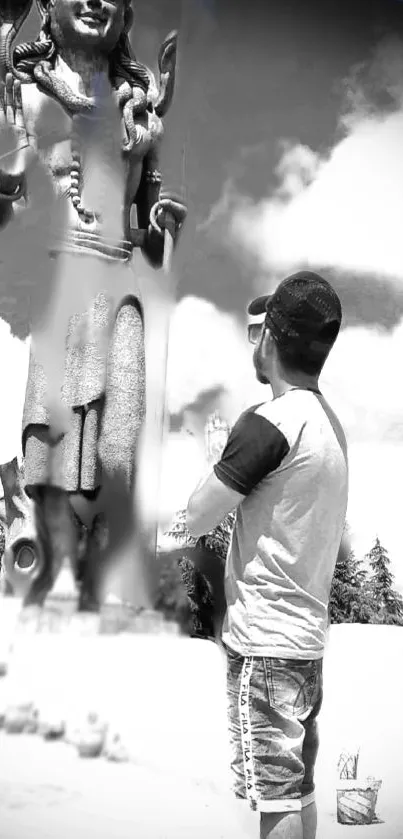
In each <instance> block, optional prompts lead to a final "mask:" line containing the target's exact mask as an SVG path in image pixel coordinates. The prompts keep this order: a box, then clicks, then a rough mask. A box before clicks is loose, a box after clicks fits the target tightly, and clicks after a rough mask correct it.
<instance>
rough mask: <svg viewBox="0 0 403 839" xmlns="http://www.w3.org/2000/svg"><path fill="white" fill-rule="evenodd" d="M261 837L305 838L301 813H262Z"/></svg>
mask: <svg viewBox="0 0 403 839" xmlns="http://www.w3.org/2000/svg"><path fill="white" fill-rule="evenodd" d="M260 839H305V833H304V832H303V826H302V816H301V813H262V814H261V816H260Z"/></svg>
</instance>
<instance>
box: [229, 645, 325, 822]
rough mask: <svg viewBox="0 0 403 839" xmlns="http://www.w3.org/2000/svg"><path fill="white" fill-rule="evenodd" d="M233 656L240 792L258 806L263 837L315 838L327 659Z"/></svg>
mask: <svg viewBox="0 0 403 839" xmlns="http://www.w3.org/2000/svg"><path fill="white" fill-rule="evenodd" d="M227 656H228V679H227V689H228V702H229V729H230V739H231V743H232V747H233V754H234V758H233V762H232V769H233V771H234V775H235V785H234V791H235V793H236V795H237V797H238V798H239V799H244V800H246V801H248V800H249V803H250V804H251V805H252V808H253V809H255V810H257V811H258V812H260V814H261V818H260V836H261V839H270V838H272V839H284V837H288V838H289V839H315V831H316V808H315V805H314V785H313V768H314V762H315V758H316V752H317V745H318V740H317V729H316V714H317V712H318V710H319V707H320V701H321V693H322V683H321V662H312V661H289V660H279V659H262V658H255V657H248V658H243V657H242V656H238V655H237V654H236V653H233V652H232V651H230V650H228V651H227ZM305 739H306V741H307V742H306V744H305ZM245 803H246V802H245Z"/></svg>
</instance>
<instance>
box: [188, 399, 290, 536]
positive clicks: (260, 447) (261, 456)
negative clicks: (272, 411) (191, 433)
mask: <svg viewBox="0 0 403 839" xmlns="http://www.w3.org/2000/svg"><path fill="white" fill-rule="evenodd" d="M288 451H289V445H288V442H287V440H286V438H285V437H284V435H283V434H282V432H281V431H280V430H279V429H278V428H277V427H276V426H275V425H273V424H272V423H271V422H270V421H269V420H268V419H266V418H265V417H264V416H260V415H259V414H258V413H256V410H255V409H254V408H252V409H250V410H249V411H245V413H244V414H242V415H241V417H240V418H239V420H238V422H237V423H236V424H235V425H234V428H233V429H232V431H231V434H230V436H229V438H228V442H227V445H226V447H225V449H224V451H223V453H222V456H221V460H220V461H219V462H218V463H217V464H216V465H215V466H214V468H213V472H212V473H211V474H210V475H209V476H208V477H207V478H206V479H205V480H204V481H203V482H202V484H200V485H199V486H198V487H197V488H196V489H195V491H194V493H193V494H192V496H191V498H190V500H189V504H188V509H187V519H186V523H187V527H188V530H189V532H190V535H191V536H193V537H194V538H197V537H199V536H204V535H205V534H206V533H209V532H210V530H213V529H214V528H215V527H217V525H218V524H220V523H221V522H222V520H223V519H224V518H225V516H226V515H227V514H228V513H230V512H231V511H232V510H234V509H235V507H237V506H238V505H239V504H240V502H241V501H242V500H243V499H244V498H245V497H246V496H247V495H249V493H250V492H252V490H253V489H254V488H255V487H256V486H257V485H258V484H259V483H260V481H262V480H263V478H265V477H266V476H267V475H268V474H269V473H270V472H273V471H274V470H275V469H277V468H278V466H279V465H280V463H281V462H282V460H283V458H284V457H285V456H286V455H287V454H288Z"/></svg>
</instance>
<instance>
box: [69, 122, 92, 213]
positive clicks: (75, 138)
mask: <svg viewBox="0 0 403 839" xmlns="http://www.w3.org/2000/svg"><path fill="white" fill-rule="evenodd" d="M71 156H72V163H71V168H70V189H69V195H70V199H71V203H72V204H73V207H74V208H75V209H76V211H77V213H78V215H79V217H80V219H81V220H82V221H83V222H85V224H91V223H93V222H95V221H98V220H99V215H98V213H95V212H94V211H93V210H87V209H86V208H85V207H84V204H83V203H82V197H81V190H82V181H83V177H82V175H83V172H82V159H81V143H80V137H79V133H78V131H77V129H76V126H75V119H74V118H73V132H72V137H71Z"/></svg>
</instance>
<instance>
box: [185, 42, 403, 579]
mask: <svg viewBox="0 0 403 839" xmlns="http://www.w3.org/2000/svg"><path fill="white" fill-rule="evenodd" d="M402 55H403V51H401V45H399V46H397V44H396V42H393V43H392V44H391V43H389V44H387V45H386V46H385V45H382V46H381V47H380V48H379V49H378V51H377V52H376V54H375V57H374V61H373V62H372V64H370V65H366V66H363V65H361V66H360V67H358V68H354V72H353V73H352V75H351V77H350V79H349V80H348V82H347V85H346V105H345V109H344V112H343V114H342V115H341V118H340V126H339V131H340V132H342V136H340V133H339V139H337V140H335V142H334V146H333V148H331V149H329V150H328V151H327V152H326V153H323V151H320V152H319V151H318V150H316V149H311V148H309V147H308V146H305V145H302V144H300V143H298V142H297V143H295V142H294V143H293V142H290V141H288V140H284V141H282V142H281V144H280V157H279V162H278V166H277V169H276V172H275V174H276V176H277V181H278V186H277V189H275V190H274V192H273V191H272V192H271V193H270V194H269V186H268V195H267V197H266V198H265V199H264V200H260V201H253V200H252V199H251V198H250V196H249V195H248V194H246V190H245V189H244V190H243V191H241V190H240V187H239V181H238V179H237V173H236V172H235V174H234V175H233V176H232V177H231V178H229V179H227V181H226V183H225V185H224V187H223V191H222V194H221V198H220V199H219V201H218V202H217V204H216V205H215V206H214V207H213V208H212V210H211V212H210V215H209V217H208V218H207V219H206V221H205V222H204V223H203V227H204V228H205V229H206V230H208V228H209V227H211V226H213V227H214V229H215V231H216V230H217V227H218V228H219V231H220V236H221V237H225V238H226V241H227V245H228V248H229V249H230V250H233V249H234V246H236V247H237V252H238V254H239V253H241V255H242V258H243V260H244V262H245V263H246V265H247V266H248V268H249V270H250V272H253V271H255V290H256V292H262V291H266V290H269V289H270V288H272V287H274V286H275V285H276V284H277V282H278V280H279V279H280V278H282V277H283V276H284V275H285V274H286V272H288V271H290V270H292V269H295V268H297V267H299V266H301V265H305V266H307V265H310V266H311V267H316V268H317V269H318V270H322V271H323V272H324V273H325V275H326V276H329V279H331V281H332V282H334V284H335V286H336V287H337V288H338V290H339V293H340V295H341V297H342V301H343V307H344V310H345V313H346V316H345V320H344V328H343V330H342V332H341V334H340V336H339V338H338V341H337V343H336V345H335V348H334V349H333V351H332V353H331V355H330V357H329V360H328V362H327V364H326V367H325V370H324V373H323V377H322V389H323V391H324V393H325V395H326V396H327V397H328V398H329V401H330V402H331V404H332V405H333V407H334V408H335V410H336V411H337V413H338V414H339V416H340V419H341V420H342V422H343V424H344V426H345V429H346V432H347V436H348V440H349V444H350V450H351V452H352V457H351V503H350V507H349V520H350V525H351V529H352V533H353V535H354V540H353V543H354V544H355V545H356V547H357V552H358V554H359V555H362V553H363V552H365V551H367V550H369V548H370V547H371V542H372V541H373V539H374V538H375V536H376V534H377V532H379V534H380V536H381V538H382V539H383V541H384V542H385V543H386V547H388V545H389V546H390V548H391V554H392V559H393V558H396V560H397V559H398V553H396V551H397V546H398V544H399V538H400V536H399V534H398V527H397V521H398V519H396V503H394V498H395V493H396V480H397V478H396V464H397V463H400V460H401V458H402V457H403V421H402V417H403V388H402V387H401V386H400V380H401V358H402V357H403V321H402V316H403V284H402V280H403V249H402V246H401V219H402V217H403V156H402V154H401V138H402V137H403V59H402V57H401V56H402ZM271 174H272V173H268V177H267V183H268V185H269V183H270V178H271ZM244 182H245V181H244V179H243V183H244ZM213 222H214V224H213ZM229 307H230V303H229V304H228V308H229ZM181 339H182V341H183V342H182V343H181ZM171 353H172V354H171V367H170V370H171V372H170V378H169V389H170V405H171V409H172V410H174V411H176V412H177V411H178V410H179V407H180V406H182V407H183V406H185V405H189V404H191V403H192V402H194V403H196V401H197V396H198V394H199V392H200V391H208V390H209V388H212V387H219V386H220V387H222V388H223V391H224V392H225V393H226V394H227V395H228V400H229V402H228V404H230V405H231V408H232V409H233V411H234V413H236V411H235V409H236V408H237V409H240V410H241V409H242V407H245V406H246V405H247V404H251V403H253V401H256V402H258V401H260V399H262V400H263V399H265V398H267V393H266V391H265V390H264V388H260V390H259V393H258V386H257V384H256V383H255V382H254V380H253V368H252V366H251V351H250V347H248V345H247V344H246V343H245V336H244V326H243V324H241V323H240V321H239V320H237V319H235V318H233V317H230V316H229V315H226V314H224V313H222V312H220V311H218V310H217V309H215V307H213V306H212V305H211V304H210V303H207V302H206V301H201V300H197V299H195V298H188V299H187V300H184V301H182V303H181V304H180V305H179V307H178V309H177V311H176V315H175V318H174V323H173V325H172V343H171ZM181 365H182V372H181V374H180V377H179V376H178V370H180V369H181ZM234 393H235V394H237V397H235V396H234V395H233V394H234ZM231 400H232V401H231ZM241 403H242V404H241ZM234 418H235V417H234ZM371 451H373V452H374V453H376V457H375V455H374V459H372V458H371V455H370V452H371ZM187 468H190V467H189V466H188V467H187ZM360 501H362V502H363V503H364V507H365V510H366V512H365V511H364V513H363V512H362V505H361V508H360ZM370 501H371V503H370ZM360 509H361V512H360ZM369 519H370V524H369ZM402 585H403V583H402V578H401V575H400V579H399V586H402Z"/></svg>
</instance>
